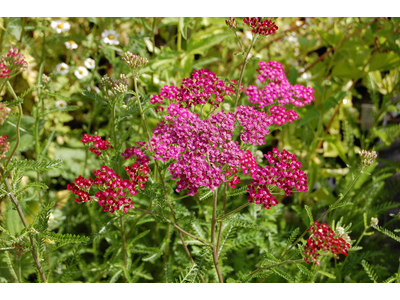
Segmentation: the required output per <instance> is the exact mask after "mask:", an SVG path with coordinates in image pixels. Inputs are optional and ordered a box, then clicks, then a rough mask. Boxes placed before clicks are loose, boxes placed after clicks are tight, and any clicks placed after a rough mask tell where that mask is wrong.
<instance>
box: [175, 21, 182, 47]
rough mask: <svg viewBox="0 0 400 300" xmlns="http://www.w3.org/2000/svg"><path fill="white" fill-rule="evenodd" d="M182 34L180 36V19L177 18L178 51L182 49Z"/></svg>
mask: <svg viewBox="0 0 400 300" xmlns="http://www.w3.org/2000/svg"><path fill="white" fill-rule="evenodd" d="M181 45H182V34H181V17H180V18H178V41H177V44H176V48H177V50H178V51H181V50H182V49H181V48H182V46H181Z"/></svg>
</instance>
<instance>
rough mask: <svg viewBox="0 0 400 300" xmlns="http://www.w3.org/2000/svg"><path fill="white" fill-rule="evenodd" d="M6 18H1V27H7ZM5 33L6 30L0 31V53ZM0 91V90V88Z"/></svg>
mask: <svg viewBox="0 0 400 300" xmlns="http://www.w3.org/2000/svg"><path fill="white" fill-rule="evenodd" d="M7 19H8V18H5V17H4V18H3V20H4V21H3V27H4V28H6V29H7ZM5 34H6V30H1V33H0V53H1V52H2V51H3V40H4V35H5ZM0 91H1V90H0Z"/></svg>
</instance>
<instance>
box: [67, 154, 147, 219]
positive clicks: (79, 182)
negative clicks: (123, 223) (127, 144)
mask: <svg viewBox="0 0 400 300" xmlns="http://www.w3.org/2000/svg"><path fill="white" fill-rule="evenodd" d="M125 170H126V172H127V173H128V175H129V180H128V179H122V178H121V177H120V176H119V175H118V174H115V172H114V170H113V169H111V168H108V167H107V166H102V167H101V168H100V170H96V171H94V172H93V173H94V175H95V176H96V177H95V179H86V178H84V177H82V176H79V177H78V178H76V179H75V183H71V184H68V186H67V189H68V190H70V191H72V192H73V193H74V194H75V195H76V196H77V198H76V199H75V201H76V202H92V201H93V198H92V197H91V196H90V194H89V189H90V188H91V187H92V186H93V185H94V186H97V187H98V189H100V191H98V192H96V194H95V195H94V196H95V197H96V198H98V203H99V204H100V206H102V207H103V211H108V212H110V213H114V212H115V211H117V210H120V209H121V208H122V209H123V211H124V212H125V213H126V212H127V211H128V209H130V208H132V206H133V201H132V200H131V199H130V198H129V197H127V196H126V194H127V193H128V192H129V193H130V194H131V195H136V194H137V193H138V190H137V189H136V186H139V187H140V188H141V189H144V188H145V184H146V182H147V180H148V177H147V176H146V175H147V174H149V173H150V170H149V166H148V164H142V165H141V164H138V163H137V162H135V163H134V164H133V165H132V166H130V167H129V166H128V167H125Z"/></svg>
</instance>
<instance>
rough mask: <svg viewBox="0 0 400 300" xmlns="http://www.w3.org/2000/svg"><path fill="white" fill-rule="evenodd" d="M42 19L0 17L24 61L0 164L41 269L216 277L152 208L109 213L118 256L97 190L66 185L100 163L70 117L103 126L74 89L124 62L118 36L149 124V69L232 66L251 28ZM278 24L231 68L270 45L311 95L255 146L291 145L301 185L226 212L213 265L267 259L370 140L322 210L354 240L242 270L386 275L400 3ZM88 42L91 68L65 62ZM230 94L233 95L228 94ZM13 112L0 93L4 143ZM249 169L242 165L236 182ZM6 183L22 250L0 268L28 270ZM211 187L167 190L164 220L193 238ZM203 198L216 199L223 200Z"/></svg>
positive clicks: (125, 126) (84, 127)
mask: <svg viewBox="0 0 400 300" xmlns="http://www.w3.org/2000/svg"><path fill="white" fill-rule="evenodd" d="M51 20H54V19H50V18H0V53H5V52H6V51H7V48H8V46H10V45H15V46H17V47H19V48H22V49H23V50H22V53H23V54H24V55H25V56H26V57H27V60H28V62H29V68H28V70H27V71H26V72H23V73H22V74H21V75H20V76H18V79H17V80H15V82H14V89H15V90H16V93H17V95H19V97H20V98H23V112H24V115H23V117H22V122H21V128H22V129H21V144H20V146H19V148H18V151H17V153H16V157H17V159H18V160H15V161H12V163H11V164H10V166H11V169H10V170H13V168H14V169H15V170H17V171H16V172H10V173H12V182H13V189H14V192H15V193H16V194H17V195H18V196H19V199H20V203H21V206H22V208H23V210H24V212H25V214H26V217H27V220H28V222H29V223H30V224H33V225H32V226H33V227H34V228H35V230H37V231H38V232H39V234H36V235H35V239H36V241H37V244H38V246H37V247H38V253H39V256H40V258H41V259H42V265H43V268H44V270H45V273H46V275H48V279H49V281H50V282H71V281H75V282H76V281H82V282H199V281H200V280H201V278H203V279H204V280H205V281H207V282H216V281H218V279H217V277H216V272H215V269H214V267H213V263H212V254H211V251H210V250H209V249H207V248H206V247H204V245H203V244H201V243H200V242H198V241H195V240H191V239H190V238H188V239H187V244H188V247H189V249H190V251H191V253H192V255H193V257H194V259H195V264H190V262H189V259H188V257H187V256H186V253H185V252H184V249H183V247H182V243H181V241H180V239H179V236H178V232H177V231H176V230H175V229H174V227H172V226H171V225H169V224H168V223H167V222H165V220H163V219H162V218H161V217H154V216H151V215H146V214H141V213H140V212H137V211H130V212H128V214H126V215H125V217H124V221H125V232H126V233H127V255H128V262H129V263H128V266H127V267H125V266H124V263H123V251H122V242H121V231H120V222H119V217H118V216H115V215H111V214H109V213H103V212H102V209H101V207H100V206H99V205H97V204H96V203H91V204H89V203H87V204H78V203H76V202H75V201H74V200H73V199H74V197H73V196H72V195H70V194H69V192H68V191H67V190H66V186H67V184H68V183H70V182H73V180H74V178H76V177H78V176H79V175H83V176H86V177H89V176H90V175H91V174H92V171H93V170H96V169H97V168H99V167H100V161H99V160H98V159H97V157H96V156H95V155H94V154H92V153H91V152H89V151H88V149H87V148H85V147H84V146H83V144H82V143H81V142H80V139H81V137H82V135H83V133H88V134H94V133H96V134H98V135H100V136H106V135H108V136H109V132H110V126H111V125H110V122H109V119H110V111H109V109H108V108H107V106H106V105H104V99H103V98H102V96H100V95H96V94H94V93H90V92H85V91H87V89H88V87H90V86H94V85H97V84H98V83H99V81H100V79H101V76H103V75H105V74H110V75H111V74H113V76H115V77H117V76H118V75H119V74H121V73H128V68H127V66H126V65H125V63H124V62H123V61H122V60H121V56H122V55H123V53H124V51H131V52H132V53H135V54H140V55H141V56H143V57H147V58H148V59H149V64H148V65H147V66H146V67H145V69H144V70H143V75H142V76H141V77H140V80H139V84H138V85H139V90H140V93H142V94H143V96H144V97H143V99H144V105H145V108H148V109H147V110H146V113H145V116H146V119H147V121H148V124H149V125H150V127H151V128H154V127H155V126H156V124H157V123H158V122H159V121H160V120H159V119H158V116H157V114H155V112H154V109H153V108H154V107H153V106H151V105H150V104H149V103H148V102H147V101H148V99H149V96H151V95H152V94H158V93H159V91H160V88H161V87H162V86H163V85H165V84H168V85H178V84H180V82H181V80H182V79H183V78H186V77H189V76H190V74H191V73H192V71H193V70H196V69H201V68H208V69H210V70H211V71H213V72H215V73H216V74H217V75H218V76H219V77H221V78H224V79H225V78H226V79H227V80H238V78H239V74H240V68H241V66H242V63H243V55H244V53H243V51H244V50H245V49H244V48H246V47H248V46H249V44H250V40H249V39H247V38H246V31H248V30H249V28H247V27H246V26H245V25H244V24H243V22H242V19H241V18H237V21H238V23H239V25H238V33H237V35H238V36H239V38H240V39H241V42H242V44H239V43H238V40H237V38H236V37H235V34H234V33H233V32H232V31H231V30H230V29H229V28H228V27H227V26H226V25H225V19H223V18H69V19H68V22H69V23H70V24H71V29H70V30H69V31H68V32H66V33H62V34H56V33H55V31H54V30H53V29H52V28H51V27H50V22H51ZM277 25H278V26H279V30H278V31H277V32H276V33H275V34H274V35H272V36H269V37H267V38H264V39H262V40H261V41H260V42H259V43H258V44H257V45H256V47H255V49H254V50H253V51H252V59H251V60H250V61H249V63H248V64H247V68H246V70H245V73H244V78H243V82H244V84H245V85H248V84H255V82H256V74H257V73H256V69H257V68H258V62H259V60H264V61H268V60H276V61H280V62H282V63H283V65H284V66H285V70H286V74H287V75H288V78H289V80H290V82H291V83H292V84H294V83H299V84H303V85H307V86H311V87H313V88H314V90H315V94H314V96H315V102H313V104H312V105H310V106H306V107H304V108H299V109H297V111H298V113H299V115H300V117H301V118H300V120H298V121H296V122H294V123H293V124H289V125H287V126H284V127H283V128H280V129H279V130H275V131H273V132H272V133H271V134H270V135H269V136H268V137H267V143H266V145H265V146H264V147H262V148H261V149H260V150H262V151H263V152H264V153H266V152H267V151H270V150H272V148H279V149H283V148H284V149H287V150H288V151H289V152H292V153H294V154H296V156H297V157H299V159H300V160H301V161H302V163H303V166H304V167H303V170H304V171H305V172H306V173H307V175H308V186H309V191H308V192H307V193H305V194H303V193H295V195H294V196H293V197H285V196H277V197H278V200H279V202H280V203H279V204H278V205H277V206H275V207H272V208H271V209H269V210H265V209H261V207H260V206H257V205H254V204H253V205H249V206H248V207H246V208H245V209H244V210H242V211H241V212H240V213H237V214H234V215H232V216H230V217H229V218H227V219H225V220H224V223H223V224H224V225H223V230H222V238H221V246H222V247H221V250H220V266H221V270H222V275H223V277H224V278H225V279H226V281H227V282H239V281H245V280H246V279H248V275H249V273H250V272H251V271H253V270H254V269H256V268H257V267H258V266H259V265H260V263H262V264H264V265H266V264H269V265H270V264H273V263H276V262H277V261H278V258H279V257H280V255H281V254H282V253H283V252H284V251H285V250H287V249H288V248H289V246H290V245H291V243H292V242H293V241H294V240H295V239H296V238H297V237H298V236H299V235H300V233H301V232H303V231H304V230H305V229H306V228H307V227H308V226H309V224H310V220H309V216H311V215H313V216H314V219H317V218H318V217H319V216H321V215H322V214H323V212H324V211H326V209H327V208H328V207H329V206H330V205H332V204H333V203H334V202H335V201H336V199H337V198H338V197H340V195H341V194H342V193H344V192H345V191H346V189H347V187H348V186H349V184H350V182H351V181H352V179H353V176H354V175H355V173H356V171H357V170H358V166H359V158H358V155H357V153H358V152H359V150H360V149H370V150H377V151H379V155H378V159H377V162H376V163H374V164H373V165H372V166H371V167H369V168H368V169H367V170H366V171H367V172H368V173H369V174H370V175H369V174H363V175H362V176H361V177H360V179H359V180H358V181H357V182H356V184H355V186H354V188H353V189H352V190H351V191H350V192H349V194H348V195H347V196H346V199H345V201H344V202H342V203H341V205H340V206H339V207H337V208H336V209H335V210H334V211H333V212H332V213H331V214H329V215H328V216H327V218H326V219H324V220H323V221H325V222H327V223H328V224H330V225H332V226H333V227H335V225H336V226H339V225H340V226H342V227H344V228H346V229H347V231H348V233H349V235H350V236H351V238H352V240H354V242H353V246H354V245H355V244H356V243H357V247H354V248H353V250H354V251H351V252H350V253H349V255H348V257H346V258H345V257H344V256H343V255H341V256H340V259H337V260H336V259H333V258H332V256H324V257H322V259H321V266H320V267H317V266H311V265H306V264H288V265H284V266H280V267H276V268H271V269H268V270H264V271H262V272H259V273H257V274H256V276H255V277H253V278H251V279H250V280H249V281H251V282H258V281H261V280H262V279H264V280H265V282H382V281H385V280H386V281H388V282H394V281H397V282H399V280H400V277H399V274H400V268H399V257H400V255H399V254H400V251H399V249H400V244H399V241H400V237H399V236H398V233H397V235H396V233H395V232H398V230H399V229H398V228H399V219H400V215H399V208H398V207H399V206H400V200H399V193H400V183H399V178H398V171H399V167H400V164H399V153H398V150H397V151H395V150H396V147H397V149H398V147H399V137H400V125H399V117H398V113H399V107H400V106H399V100H400V96H399V82H400V78H399V75H400V74H399V70H400V39H399V37H400V18H279V19H278V20H277ZM104 29H114V30H117V32H119V33H120V34H121V35H120V37H119V40H120V45H118V46H110V45H106V44H104V43H102V42H101V39H100V36H101V33H102V32H103V30H104ZM69 40H74V41H75V42H76V43H77V44H78V45H79V46H78V48H77V49H75V50H72V51H71V50H68V49H66V47H65V46H64V42H65V41H69ZM242 47H244V48H242ZM88 57H91V58H93V59H94V60H95V61H96V68H95V69H94V70H92V71H91V72H90V73H89V76H88V77H86V78H84V79H82V80H78V79H77V78H76V77H75V76H74V74H73V71H74V70H75V68H77V67H78V66H83V61H84V60H85V59H86V58H88ZM61 62H65V63H67V64H68V65H69V66H70V72H69V73H68V74H67V75H59V74H56V72H55V68H56V66H57V64H59V63H61ZM41 74H46V75H48V76H50V77H51V82H50V84H48V85H45V86H44V85H43V83H42V82H41V76H40V75H41ZM130 89H133V88H132V85H131V86H130ZM25 91H28V92H27V93H25V94H24V92H25ZM82 91H84V92H82ZM0 99H1V101H9V102H10V101H12V96H11V95H10V94H8V93H6V89H4V90H3V91H0ZM57 100H64V101H66V102H67V103H68V106H67V108H66V109H57V108H56V106H55V102H56V101H57ZM129 100H130V99H129V97H126V98H125V99H124V101H125V103H127V104H128V106H129V107H128V109H127V110H126V112H120V115H119V116H120V117H121V119H120V121H121V122H120V123H119V126H118V128H117V135H118V136H119V137H120V138H121V139H122V140H123V141H124V143H125V144H127V145H133V144H134V143H135V142H136V141H140V140H146V137H145V133H144V132H143V130H142V127H141V120H140V116H139V111H138V108H137V107H136V106H135V105H133V104H132V105H130V101H129ZM245 100H246V96H245V95H242V97H241V99H240V100H239V101H242V102H243V103H244V101H245ZM10 106H11V105H10ZM39 108H40V109H39ZM16 112H17V110H16V107H13V113H14V116H10V117H9V118H8V119H7V121H6V123H5V124H4V125H3V126H0V134H1V135H5V134H7V135H8V136H9V138H10V141H11V147H13V146H14V144H15V140H16V134H15V123H16V116H15V113H16ZM35 132H37V134H35ZM35 136H36V137H38V140H37V142H35ZM251 150H252V151H253V152H254V151H255V150H257V149H256V148H255V147H254V148H252V149H251ZM25 159H27V160H28V161H25ZM58 160H61V161H62V163H61V164H60V162H59V161H58ZM57 166H58V167H57ZM17 167H18V169H17ZM150 167H151V168H153V165H150ZM165 167H166V166H165ZM38 174H40V178H41V182H40V184H39V183H37V182H36V179H37V176H38ZM167 178H168V177H167ZM249 182H250V180H242V184H241V185H240V187H241V186H244V185H246V184H248V183H249ZM0 187H2V186H0ZM173 187H174V184H173V182H172V181H171V180H170V179H169V180H168V179H167V188H168V190H169V192H170V195H172V198H173V199H178V198H180V197H184V196H185V195H186V194H185V192H181V193H179V194H178V193H176V192H174V191H173ZM240 187H239V188H238V190H237V191H238V192H237V193H233V194H231V195H230V196H229V197H228V201H227V211H231V210H233V209H235V208H237V207H239V206H240V205H242V204H244V203H246V201H247V200H246V193H245V192H244V189H240ZM221 190H222V189H220V192H222V191H221ZM234 192H236V190H235V191H234ZM240 192H242V193H240ZM39 193H41V194H40V201H39ZM5 194H7V192H5V190H4V189H3V188H1V189H0V196H1V197H2V198H0V225H1V227H0V231H1V233H0V248H8V247H10V245H11V244H14V243H16V242H18V241H20V242H21V243H22V245H23V248H24V251H25V252H24V255H22V256H17V255H16V251H14V250H11V251H0V282H14V281H17V280H18V281H22V282H36V281H38V280H39V279H38V276H36V269H35V266H34V265H33V264H32V257H31V255H30V252H29V251H28V250H29V243H28V242H26V235H27V234H28V233H26V231H25V229H24V227H23V225H22V223H21V221H20V219H19V218H18V215H17V212H16V211H15V210H14V209H13V207H12V203H11V201H8V200H7V198H6V197H5ZM211 195H212V194H210V195H209V194H208V191H207V190H201V191H200V193H199V194H198V195H196V196H195V197H185V198H183V199H180V200H176V201H173V207H174V210H175V212H176V214H177V219H178V222H179V225H180V226H181V227H182V228H183V229H185V230H187V231H189V232H192V233H193V234H195V235H196V236H198V237H199V238H201V239H203V240H209V239H210V224H211V215H212V197H211ZM152 200H155V201H153V202H154V203H153V204H152V203H151V202H152ZM39 202H41V204H40V205H39ZM134 203H135V206H138V207H142V208H143V209H145V208H148V209H154V210H153V211H154V212H156V213H158V214H161V215H164V214H165V215H166V216H168V210H165V211H164V210H163V206H164V205H165V198H164V196H163V195H162V189H161V186H159V185H157V184H154V185H152V184H147V186H146V189H145V190H144V191H143V193H140V194H138V195H137V196H135V197H134ZM152 205H153V206H152ZM305 206H307V207H308V209H307V210H306V209H304V207H305ZM218 209H219V212H220V210H221V211H222V206H221V207H218ZM219 214H220V215H221V213H219ZM371 217H377V218H378V219H379V226H371V223H370V222H371V221H370V220H371ZM338 223H339V224H338ZM350 224H351V227H348V226H349V225H350ZM78 235H79V236H78ZM185 239H186V238H185ZM359 239H360V240H359ZM303 242H304V241H303ZM0 250H1V249H0ZM296 251H298V250H296V249H294V250H292V252H290V255H289V256H291V255H295V254H296V253H297V252H296ZM12 270H15V274H14V275H15V276H14V275H13V272H12ZM396 273H397V274H396Z"/></svg>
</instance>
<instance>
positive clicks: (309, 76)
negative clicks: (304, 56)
mask: <svg viewBox="0 0 400 300" xmlns="http://www.w3.org/2000/svg"><path fill="white" fill-rule="evenodd" d="M301 78H303V79H305V80H307V79H309V78H311V74H310V73H303V74H301Z"/></svg>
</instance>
